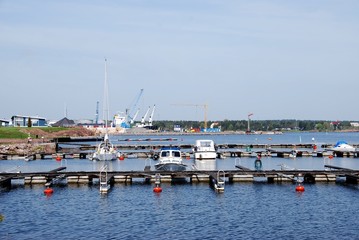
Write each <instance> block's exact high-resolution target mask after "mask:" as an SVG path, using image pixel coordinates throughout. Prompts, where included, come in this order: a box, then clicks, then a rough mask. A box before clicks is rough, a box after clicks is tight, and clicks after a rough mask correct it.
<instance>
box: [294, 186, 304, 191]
mask: <svg viewBox="0 0 359 240" xmlns="http://www.w3.org/2000/svg"><path fill="white" fill-rule="evenodd" d="M304 190H305V189H304V186H303V185H298V186H296V188H295V191H297V192H304Z"/></svg>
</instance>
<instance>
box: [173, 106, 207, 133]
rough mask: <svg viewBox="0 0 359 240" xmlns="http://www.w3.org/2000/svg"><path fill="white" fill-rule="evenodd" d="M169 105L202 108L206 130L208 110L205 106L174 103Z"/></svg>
mask: <svg viewBox="0 0 359 240" xmlns="http://www.w3.org/2000/svg"><path fill="white" fill-rule="evenodd" d="M171 105H175V106H188V107H203V108H204V128H205V129H207V110H208V105H207V104H190V103H175V104H171Z"/></svg>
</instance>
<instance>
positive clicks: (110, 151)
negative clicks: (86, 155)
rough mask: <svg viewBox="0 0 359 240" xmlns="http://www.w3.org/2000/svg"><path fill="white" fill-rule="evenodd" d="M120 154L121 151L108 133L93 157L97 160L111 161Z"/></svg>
mask: <svg viewBox="0 0 359 240" xmlns="http://www.w3.org/2000/svg"><path fill="white" fill-rule="evenodd" d="M119 155H120V154H119V152H118V151H117V150H116V149H115V147H114V146H113V144H112V143H111V142H110V141H109V139H108V135H107V134H106V135H105V138H104V141H103V142H101V143H100V144H99V145H98V146H97V149H96V152H94V153H93V154H92V157H91V159H92V160H97V161H111V160H115V159H117V158H118V157H119Z"/></svg>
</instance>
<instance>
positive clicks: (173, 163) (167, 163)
mask: <svg viewBox="0 0 359 240" xmlns="http://www.w3.org/2000/svg"><path fill="white" fill-rule="evenodd" d="M186 167H187V165H185V164H183V163H182V154H181V150H180V148H178V147H165V148H162V149H161V151H160V154H159V158H158V163H156V164H155V168H156V169H157V170H163V171H184V170H186Z"/></svg>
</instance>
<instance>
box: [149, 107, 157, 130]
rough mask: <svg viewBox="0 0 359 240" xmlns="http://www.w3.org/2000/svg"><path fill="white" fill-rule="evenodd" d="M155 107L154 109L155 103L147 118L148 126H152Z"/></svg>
mask: <svg viewBox="0 0 359 240" xmlns="http://www.w3.org/2000/svg"><path fill="white" fill-rule="evenodd" d="M155 109H156V105H153V108H152V112H151V115H150V117H149V119H148V125H149V126H152V120H153V114H154V113H155Z"/></svg>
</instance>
